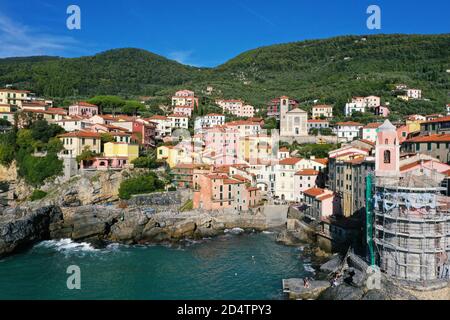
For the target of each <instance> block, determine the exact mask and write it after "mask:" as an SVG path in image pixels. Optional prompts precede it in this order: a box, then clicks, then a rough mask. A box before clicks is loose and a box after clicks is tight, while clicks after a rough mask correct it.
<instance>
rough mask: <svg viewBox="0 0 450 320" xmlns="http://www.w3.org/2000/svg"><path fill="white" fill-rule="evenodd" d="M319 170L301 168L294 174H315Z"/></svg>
mask: <svg viewBox="0 0 450 320" xmlns="http://www.w3.org/2000/svg"><path fill="white" fill-rule="evenodd" d="M318 174H319V171H317V170H314V169H303V170H300V171H298V172H297V173H295V175H296V176H317V175H318Z"/></svg>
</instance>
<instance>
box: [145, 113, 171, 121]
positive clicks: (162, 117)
mask: <svg viewBox="0 0 450 320" xmlns="http://www.w3.org/2000/svg"><path fill="white" fill-rule="evenodd" d="M148 120H150V121H151V120H167V117H166V116H160V115H157V114H155V115H154V116H151V117H150V118H148Z"/></svg>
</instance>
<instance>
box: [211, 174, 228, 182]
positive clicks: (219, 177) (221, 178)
mask: <svg viewBox="0 0 450 320" xmlns="http://www.w3.org/2000/svg"><path fill="white" fill-rule="evenodd" d="M207 177H208V178H210V179H220V180H223V179H229V177H228V175H226V174H218V173H213V174H208V175H207Z"/></svg>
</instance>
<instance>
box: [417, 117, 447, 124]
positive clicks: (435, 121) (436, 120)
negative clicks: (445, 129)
mask: <svg viewBox="0 0 450 320" xmlns="http://www.w3.org/2000/svg"><path fill="white" fill-rule="evenodd" d="M447 121H450V116H446V117H440V118H436V119H433V120H429V121H426V122H422V124H426V123H438V122H447Z"/></svg>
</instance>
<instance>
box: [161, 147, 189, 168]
mask: <svg viewBox="0 0 450 320" xmlns="http://www.w3.org/2000/svg"><path fill="white" fill-rule="evenodd" d="M156 159H157V160H162V161H165V162H167V164H168V165H169V167H170V168H173V167H175V166H176V165H177V164H178V163H192V157H191V156H190V155H188V154H187V153H186V152H185V150H184V149H182V148H180V147H177V146H161V147H158V149H156Z"/></svg>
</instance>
